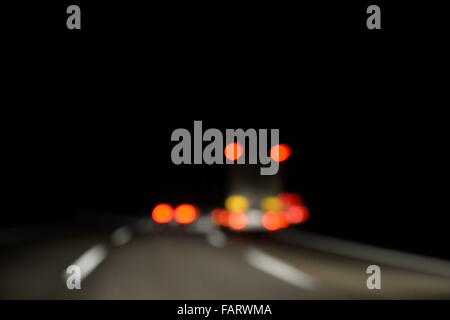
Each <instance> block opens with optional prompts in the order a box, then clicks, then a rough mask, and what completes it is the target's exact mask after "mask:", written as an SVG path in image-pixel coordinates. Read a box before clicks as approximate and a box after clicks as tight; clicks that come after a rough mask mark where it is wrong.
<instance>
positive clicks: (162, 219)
mask: <svg viewBox="0 0 450 320" xmlns="http://www.w3.org/2000/svg"><path fill="white" fill-rule="evenodd" d="M173 214H174V213H173V208H172V206H170V205H169V204H166V203H161V204H158V205H157V206H156V207H154V208H153V211H152V218H153V220H154V221H155V222H156V223H169V222H170V221H172V219H173Z"/></svg>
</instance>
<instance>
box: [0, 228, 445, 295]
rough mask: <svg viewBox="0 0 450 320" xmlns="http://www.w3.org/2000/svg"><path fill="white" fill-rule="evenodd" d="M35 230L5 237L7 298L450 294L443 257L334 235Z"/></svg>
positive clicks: (0, 263) (3, 286)
mask: <svg viewBox="0 0 450 320" xmlns="http://www.w3.org/2000/svg"><path fill="white" fill-rule="evenodd" d="M30 230H32V229H30ZM30 230H25V231H24V232H23V234H24V235H26V236H27V237H24V239H21V238H20V236H18V234H19V233H18V232H14V233H13V234H14V235H15V236H16V237H17V239H16V238H14V237H12V238H11V237H9V238H8V237H7V236H5V234H4V235H3V238H2V243H0V298H2V299H5V298H7V299H361V298H362V299H391V298H392V299H415V298H444V299H449V298H450V275H449V274H447V272H446V271H448V272H449V273H450V268H448V269H447V267H448V266H449V264H447V263H446V262H443V261H435V260H433V259H429V260H427V258H420V257H419V258H417V257H415V256H408V255H405V256H402V255H401V254H400V253H399V254H398V255H395V253H392V252H387V251H386V252H385V251H380V252H376V250H375V249H373V248H367V249H365V247H360V248H358V245H357V244H356V245H355V248H353V249H352V247H351V245H350V244H346V243H344V244H342V245H341V249H344V250H340V249H339V245H335V244H338V242H336V241H332V242H328V245H327V242H326V241H322V240H321V239H322V238H321V236H316V235H308V234H306V233H305V234H302V232H299V231H295V232H293V231H280V232H277V233H272V234H253V233H250V234H247V233H226V232H222V231H219V230H218V229H208V230H202V229H183V230H181V229H169V228H167V229H164V230H155V229H154V227H153V226H151V225H147V224H142V223H134V224H131V225H130V224H128V225H123V226H115V227H114V228H110V229H108V228H105V229H103V230H100V231H99V230H93V229H89V228H75V227H73V226H72V227H70V228H67V226H66V227H61V226H59V225H53V226H41V227H37V229H36V228H35V229H33V230H34V231H30ZM293 237H294V238H295V239H296V240H295V239H294V240H293ZM324 239H325V238H324ZM303 240H305V241H304V243H303V244H302V241H303ZM321 241H322V242H323V243H321ZM321 246H322V247H321ZM358 249H359V251H358ZM372 251H373V252H372ZM352 252H353V253H355V254H352ZM358 252H359V253H358ZM371 252H372V253H373V254H372V256H373V258H371V256H370V253H371ZM377 254H378V255H377ZM358 255H361V257H360V258H358ZM391 256H392V259H391ZM377 257H379V259H378V258H377ZM390 259H391V260H392V262H390V261H389V260H390ZM414 259H416V260H414ZM72 264H77V265H80V267H81V269H82V281H81V286H82V287H81V290H69V289H67V286H66V278H65V270H66V268H67V267H68V266H69V265H72ZM372 264H377V265H379V266H380V268H381V289H380V290H369V289H368V288H367V285H366V281H367V278H368V277H369V275H368V274H367V273H366V269H367V267H368V266H369V265H372ZM408 266H410V267H408Z"/></svg>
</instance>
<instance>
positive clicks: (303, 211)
mask: <svg viewBox="0 0 450 320" xmlns="http://www.w3.org/2000/svg"><path fill="white" fill-rule="evenodd" d="M308 218H309V210H308V208H306V207H305V206H302V205H294V206H291V207H289V208H288V209H287V211H286V219H287V221H288V222H289V223H292V224H297V223H303V222H305V221H306V220H308Z"/></svg>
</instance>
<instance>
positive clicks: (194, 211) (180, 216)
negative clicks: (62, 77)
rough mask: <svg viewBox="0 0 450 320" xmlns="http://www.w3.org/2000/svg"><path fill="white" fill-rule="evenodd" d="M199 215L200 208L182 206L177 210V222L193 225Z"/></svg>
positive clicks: (189, 205)
mask: <svg viewBox="0 0 450 320" xmlns="http://www.w3.org/2000/svg"><path fill="white" fill-rule="evenodd" d="M198 215H199V210H198V208H197V207H196V206H193V205H191V204H180V205H179V206H178V207H176V208H175V221H176V222H178V223H180V224H189V223H192V222H193V221H194V220H195V219H197V217H198Z"/></svg>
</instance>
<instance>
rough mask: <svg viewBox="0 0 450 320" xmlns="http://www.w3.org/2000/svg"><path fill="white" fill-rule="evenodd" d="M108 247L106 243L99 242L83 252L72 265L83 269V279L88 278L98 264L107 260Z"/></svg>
mask: <svg viewBox="0 0 450 320" xmlns="http://www.w3.org/2000/svg"><path fill="white" fill-rule="evenodd" d="M107 253H108V249H107V248H106V246H105V245H104V244H97V245H95V246H93V247H92V248H90V249H89V250H87V251H86V252H85V253H83V254H82V255H81V256H80V257H79V258H78V259H77V260H76V261H75V262H73V263H71V264H72V265H77V266H79V267H80V269H81V280H83V279H84V278H86V277H87V276H88V275H89V274H90V273H91V272H92V271H94V269H95V268H97V267H98V265H99V264H100V263H101V262H102V261H103V260H105V258H106V256H107Z"/></svg>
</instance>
